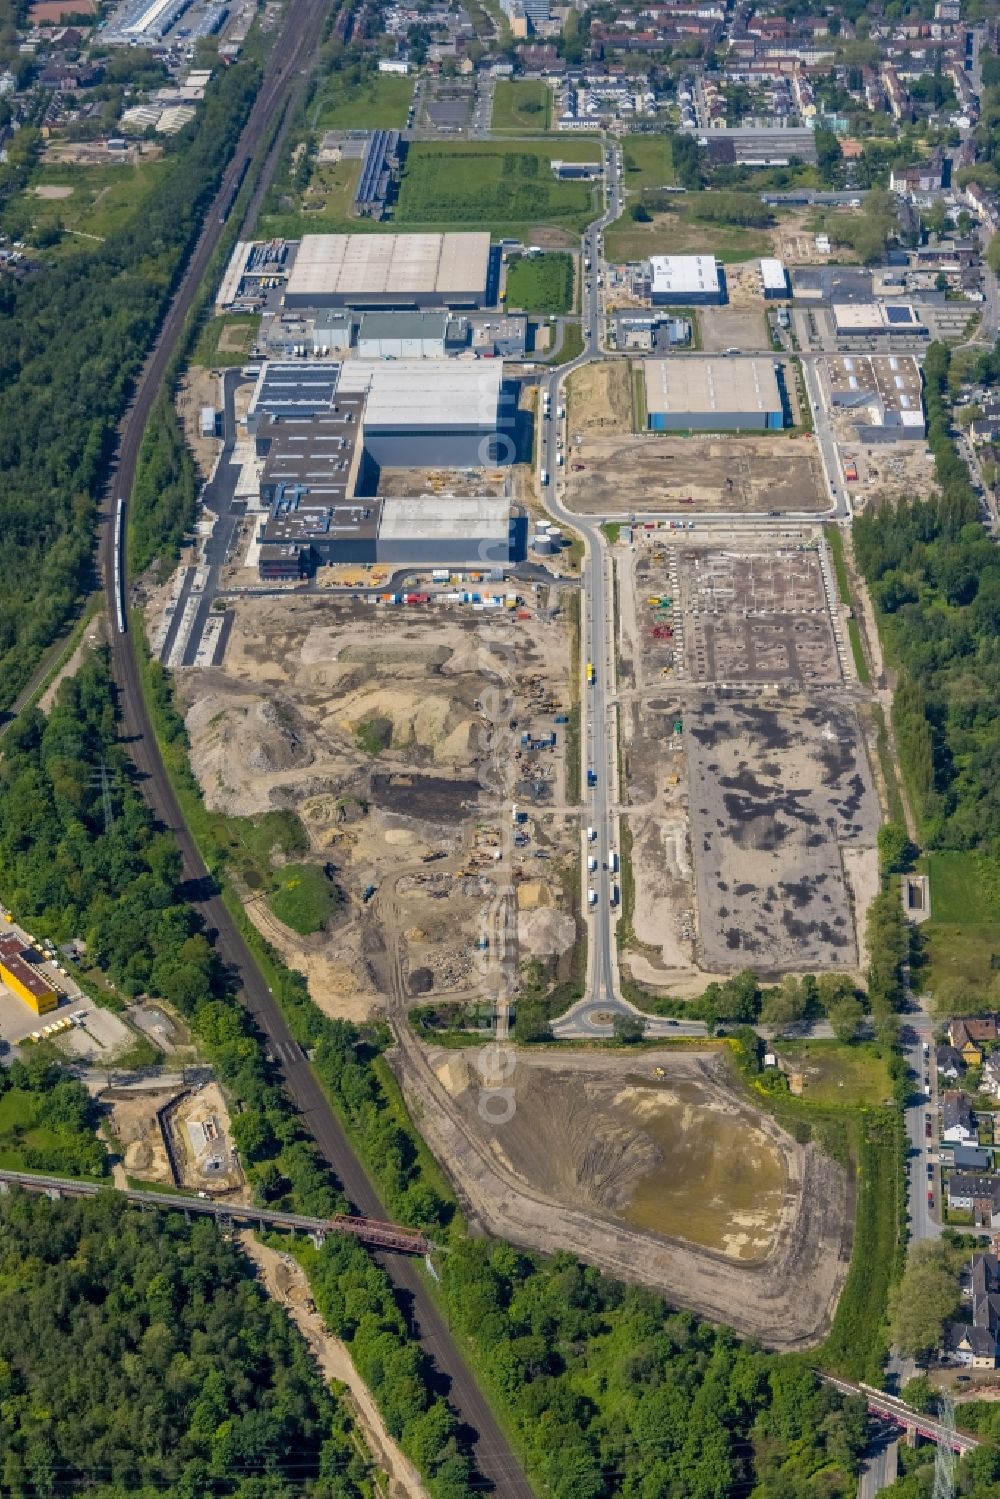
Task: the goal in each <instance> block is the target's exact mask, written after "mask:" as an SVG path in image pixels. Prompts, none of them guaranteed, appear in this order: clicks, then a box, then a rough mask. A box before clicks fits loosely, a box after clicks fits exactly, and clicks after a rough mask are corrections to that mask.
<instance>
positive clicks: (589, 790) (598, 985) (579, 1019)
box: [538, 142, 706, 1040]
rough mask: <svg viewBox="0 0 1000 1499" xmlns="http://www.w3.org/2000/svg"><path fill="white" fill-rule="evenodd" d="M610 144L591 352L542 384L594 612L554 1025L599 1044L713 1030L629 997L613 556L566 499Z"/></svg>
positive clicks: (552, 507) (592, 255)
mask: <svg viewBox="0 0 1000 1499" xmlns="http://www.w3.org/2000/svg"><path fill="white" fill-rule="evenodd" d="M603 150H604V164H605V178H604V182H605V207H604V212H603V214H602V215H601V217H600V218H599V219H597V220H595V221H594V223H592V224H591V225H590V226H589V227H588V228H587V229H586V231H585V232H584V236H583V265H584V271H583V292H582V299H581V308H582V316H581V328H582V332H583V351H582V352H581V353H580V354H579V355H578V357H577V358H576V359H574V360H572V361H571V362H570V363H568V364H564V365H562V366H561V367H560V368H558V369H557V370H554V371H553V372H552V374H551V375H549V376H548V377H547V378H544V379H543V380H542V383H541V390H542V392H543V394H547V396H548V400H549V404H550V412H549V416H548V419H544V418H540V427H539V442H538V461H539V468H540V469H541V470H542V471H543V472H544V473H545V475H546V478H547V483H545V484H543V485H542V494H543V496H544V499H545V504H546V506H547V507H548V509H549V511H550V512H551V513H552V515H553V516H555V517H556V519H557V520H561V521H563V522H564V523H566V524H567V525H569V526H571V527H572V528H573V530H575V531H576V532H577V533H578V534H580V535H581V536H583V538H584V540H585V542H586V556H585V559H584V563H583V570H582V578H581V582H582V586H583V598H584V611H583V619H582V629H583V641H582V645H583V651H582V655H583V661H582V662H581V671H582V672H583V681H582V682H581V687H580V691H581V695H582V710H581V735H582V744H581V750H582V756H583V762H584V775H585V779H586V781H587V785H586V786H585V787H584V807H585V810H586V830H585V832H584V835H583V843H584V847H583V849H582V852H581V857H582V859H583V880H584V887H583V888H584V890H585V892H586V893H585V895H584V904H585V908H586V910H587V913H588V942H587V957H588V973H587V992H586V996H585V998H584V999H582V1000H580V1001H578V1003H577V1004H575V1005H573V1006H572V1007H571V1008H570V1009H569V1010H567V1012H566V1014H565V1015H562V1016H560V1018H559V1019H558V1020H557V1021H555V1022H554V1023H553V1027H552V1029H553V1033H554V1034H555V1035H557V1036H559V1037H560V1038H561V1039H564V1040H572V1039H583V1040H586V1039H590V1040H593V1039H595V1038H597V1037H604V1036H609V1035H611V1034H612V1022H611V1019H610V1017H611V1016H612V1015H614V1014H615V1013H618V1014H624V1015H628V1016H631V1017H633V1018H637V1019H640V1020H642V1021H643V1022H644V1027H645V1034H646V1035H647V1036H678V1035H689V1036H703V1035H705V1033H706V1028H705V1026H704V1024H702V1022H700V1021H692V1022H688V1021H686V1022H680V1023H677V1022H673V1021H670V1020H665V1019H661V1018H659V1017H650V1016H646V1015H643V1013H642V1011H641V1010H638V1009H636V1008H635V1006H634V1005H632V1004H630V1003H629V1002H628V1001H627V1000H625V999H624V998H623V997H622V994H621V989H620V985H619V975H618V950H617V939H616V936H615V928H616V926H617V923H618V917H619V913H620V880H621V874H620V871H619V870H617V869H615V868H613V867H612V866H613V865H614V863H615V862H616V860H615V856H616V855H617V853H618V850H619V839H618V821H617V818H616V816H615V814H614V812H613V811H612V804H613V803H614V802H616V801H617V799H618V798H617V792H616V787H617V784H618V745H617V735H616V732H615V729H616V720H615V714H614V710H613V708H612V707H611V706H610V704H611V699H612V698H613V697H614V693H615V688H616V678H615V636H614V603H613V600H614V585H613V581H612V570H611V559H610V554H609V552H608V548H607V545H606V543H605V539H604V537H603V536H602V534H601V530H600V518H599V517H597V516H585V515H577V514H575V513H574V512H572V511H569V510H567V509H566V508H565V507H564V506H563V504H562V501H561V499H560V497H559V474H560V472H561V470H562V468H563V463H561V462H560V458H561V457H562V458H563V459H564V454H565V444H564V437H565V433H564V427H565V418H564V417H562V416H560V414H559V413H560V410H561V409H562V402H563V399H564V398H563V382H564V381H565V379H566V377H567V375H569V374H571V373H572V371H573V370H575V369H579V368H580V366H581V365H584V364H587V363H588V362H589V361H590V360H592V359H596V358H599V357H600V355H601V354H602V352H603V349H602V335H603V312H602V301H603V282H604V257H603V248H604V244H603V236H604V230H605V228H606V227H607V226H608V224H611V223H613V222H614V220H615V219H617V218H618V216H619V214H620V213H621V211H622V207H623V206H624V198H623V191H622V169H621V166H620V165H619V157H620V153H621V146H620V144H619V143H618V142H613V143H612V144H610V145H608V144H605V145H604V147H603ZM588 262H589V269H588V268H587V267H588ZM587 662H589V663H590V664H591V665H592V666H593V672H594V680H593V682H592V683H588V682H587V673H586V663H587ZM591 860H594V861H596V865H597V867H596V869H593V870H592V869H590V867H589V864H590V861H591Z"/></svg>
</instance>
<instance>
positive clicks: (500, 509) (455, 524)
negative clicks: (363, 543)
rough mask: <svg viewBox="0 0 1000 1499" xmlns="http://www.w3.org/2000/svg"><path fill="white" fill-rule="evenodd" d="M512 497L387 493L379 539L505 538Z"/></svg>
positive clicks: (498, 539)
mask: <svg viewBox="0 0 1000 1499" xmlns="http://www.w3.org/2000/svg"><path fill="white" fill-rule="evenodd" d="M509 530H510V501H509V500H506V499H503V498H502V497H497V496H495V495H482V496H480V495H475V496H456V495H450V494H421V495H404V496H397V495H387V496H386V498H385V499H384V500H383V501H382V521H381V524H380V526H379V540H380V541H408V540H409V539H410V538H411V537H419V538H420V539H421V540H429V541H450V540H453V539H454V540H462V539H463V538H464V537H467V536H477V537H480V536H481V537H486V538H490V539H496V540H497V541H506V540H507V535H508V532H509Z"/></svg>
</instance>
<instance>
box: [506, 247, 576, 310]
mask: <svg viewBox="0 0 1000 1499" xmlns="http://www.w3.org/2000/svg"><path fill="white" fill-rule="evenodd" d="M507 308H508V311H512V310H516V311H518V312H543V313H551V312H572V310H573V257H572V256H571V255H567V254H565V252H556V253H555V254H552V255H532V256H521V257H520V258H519V259H517V260H513V261H511V263H510V265H509V267H508V269H507Z"/></svg>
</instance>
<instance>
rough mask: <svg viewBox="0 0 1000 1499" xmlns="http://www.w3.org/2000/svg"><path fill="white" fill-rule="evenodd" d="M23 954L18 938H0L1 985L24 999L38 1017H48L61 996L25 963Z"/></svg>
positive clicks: (29, 964) (34, 969)
mask: <svg viewBox="0 0 1000 1499" xmlns="http://www.w3.org/2000/svg"><path fill="white" fill-rule="evenodd" d="M22 952H23V949H22V946H21V943H20V942H19V941H18V939H17V938H16V937H2V938H0V983H3V984H5V985H6V987H7V988H8V989H9V990H10V991H11V993H12V994H16V995H17V997H18V999H23V1000H24V1003H25V1004H26V1005H27V1006H28V1009H29V1010H34V1012H35V1014H36V1015H47V1014H48V1013H49V1011H50V1010H54V1009H55V1008H56V1006H57V1005H58V1004H59V996H58V994H57V993H56V991H55V989H53V987H52V985H51V984H50V983H49V982H48V980H47V979H46V978H44V977H43V975H42V974H40V973H39V972H38V969H37V968H34V967H33V966H32V964H31V963H27V962H25V959H24V957H23V956H22Z"/></svg>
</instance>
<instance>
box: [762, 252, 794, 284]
mask: <svg viewBox="0 0 1000 1499" xmlns="http://www.w3.org/2000/svg"><path fill="white" fill-rule="evenodd" d="M760 279H761V281H762V282H763V283H764V290H765V291H785V290H787V287H788V277H787V275H786V274H785V267H784V265H783V264H782V263H781V261H780V260H774V259H772V258H771V257H769V256H764V257H762V258H761V262H760Z"/></svg>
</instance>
